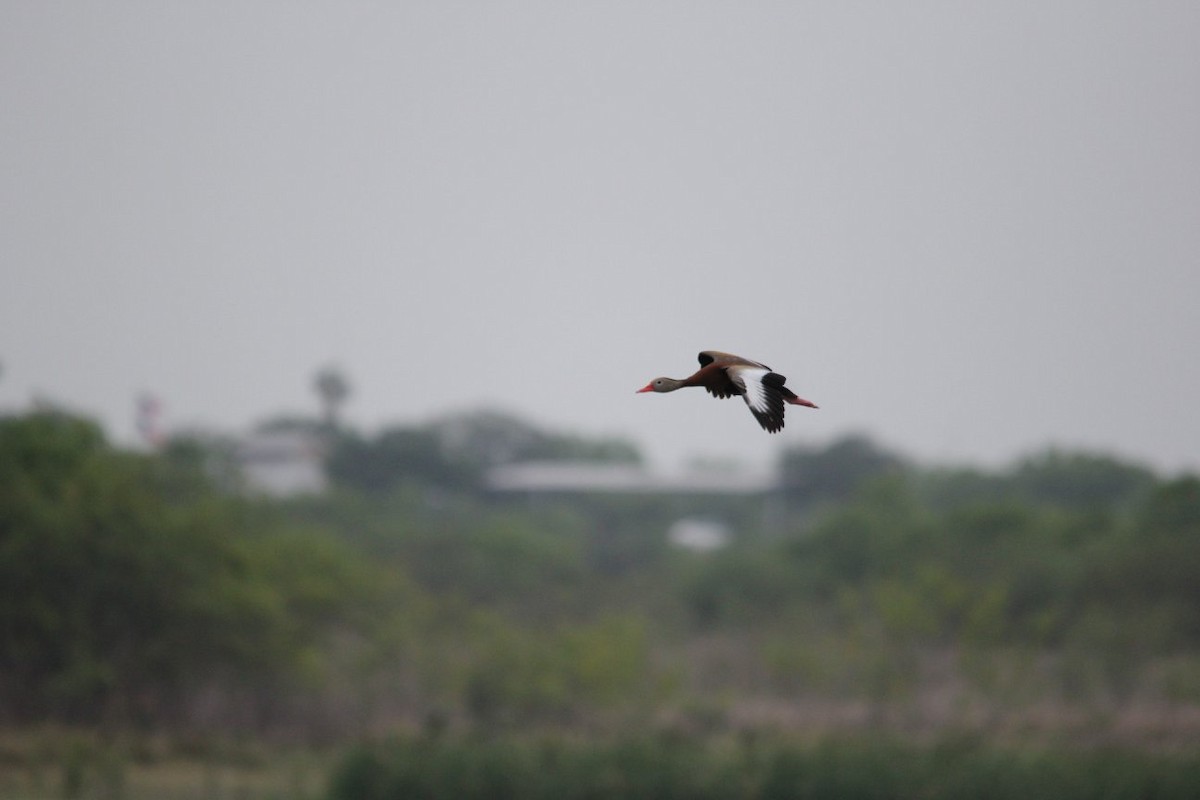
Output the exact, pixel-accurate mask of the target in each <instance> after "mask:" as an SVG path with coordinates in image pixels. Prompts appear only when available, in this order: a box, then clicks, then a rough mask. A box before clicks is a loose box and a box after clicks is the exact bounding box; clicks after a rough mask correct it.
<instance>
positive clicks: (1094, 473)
mask: <svg viewBox="0 0 1200 800" xmlns="http://www.w3.org/2000/svg"><path fill="white" fill-rule="evenodd" d="M1011 483H1012V486H1013V488H1014V490H1015V491H1016V493H1017V494H1019V495H1020V496H1022V497H1023V498H1025V499H1029V500H1033V501H1035V502H1040V503H1050V504H1053V505H1062V506H1069V507H1073V508H1095V507H1112V506H1116V505H1120V504H1123V503H1128V502H1130V501H1132V500H1135V499H1136V498H1138V497H1139V496H1141V495H1143V494H1145V492H1146V491H1147V490H1148V489H1149V488H1150V487H1151V486H1152V485H1153V484H1154V473H1153V472H1151V471H1150V470H1148V469H1146V468H1145V467H1142V466H1138V465H1135V464H1130V463H1128V462H1125V461H1119V460H1117V459H1116V458H1113V457H1111V456H1107V455H1098V454H1095V453H1081V452H1077V453H1072V452H1064V451H1062V450H1058V449H1053V448H1052V449H1049V450H1046V451H1045V452H1043V453H1040V454H1038V455H1035V456H1031V457H1029V458H1026V459H1024V460H1022V461H1021V462H1020V463H1019V464H1017V466H1016V468H1015V469H1014V470H1013V473H1012V478H1011Z"/></svg>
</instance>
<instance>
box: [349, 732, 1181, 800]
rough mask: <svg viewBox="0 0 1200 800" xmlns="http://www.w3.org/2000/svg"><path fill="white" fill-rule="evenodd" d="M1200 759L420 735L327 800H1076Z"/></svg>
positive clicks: (1142, 783) (374, 760)
mask: <svg viewBox="0 0 1200 800" xmlns="http://www.w3.org/2000/svg"><path fill="white" fill-rule="evenodd" d="M1198 792H1200V759H1196V758H1193V757H1183V756H1166V755H1148V754H1131V753H1126V752H1105V751H1089V752H1076V751H1071V750H1067V749H1063V748H1060V749H1057V750H1019V749H1002V748H997V747H994V746H989V745H985V744H982V743H981V742H979V741H978V740H975V739H973V738H970V737H967V738H963V739H957V740H945V741H943V742H941V743H934V744H930V745H915V744H906V743H902V742H898V741H895V740H889V739H873V740H866V739H830V740H825V741H821V742H818V743H813V744H796V743H789V742H786V741H764V740H762V739H761V738H748V739H743V740H741V741H737V742H733V741H723V742H715V743H713V742H710V743H702V742H699V741H697V740H695V739H688V738H679V737H674V736H669V735H667V736H660V737H656V738H643V739H627V740H621V741H615V742H606V743H600V744H596V743H591V744H580V743H569V742H564V741H562V740H556V741H543V742H536V741H525V740H517V739H500V740H495V739H493V740H477V739H463V740H444V739H410V740H400V741H394V742H391V743H390V744H386V745H381V746H373V747H361V748H359V749H357V750H355V751H353V752H352V753H350V754H349V755H348V756H346V757H345V759H344V760H343V761H342V762H341V764H340V765H339V767H338V768H337V770H336V771H335V773H334V775H333V778H332V781H331V785H330V789H329V794H328V797H329V800H419V799H420V798H442V797H453V798H456V800H472V799H473V798H480V799H481V800H483V799H484V798H486V799H487V800H497V799H500V800H502V799H503V798H514V800H515V799H516V798H520V800H540V799H541V798H545V800H604V799H605V798H613V799H614V800H616V799H617V798H621V799H622V800H629V799H630V798H634V799H636V798H646V800H673V799H674V800H710V798H711V800H784V799H785V798H787V800H805V799H806V798H813V800H826V799H827V798H838V799H839V800H904V799H905V798H913V800H917V798H920V800H941V798H945V799H946V800H958V798H965V797H970V798H981V799H982V800H1008V799H1009V798H1011V799H1012V800H1039V799H1041V798H1045V800H1073V799H1074V798H1096V797H1104V798H1112V800H1125V799H1126V798H1128V800H1140V798H1151V797H1153V798H1156V799H1157V800H1171V798H1180V800H1182V799H1183V798H1193V797H1196V796H1197V793H1198Z"/></svg>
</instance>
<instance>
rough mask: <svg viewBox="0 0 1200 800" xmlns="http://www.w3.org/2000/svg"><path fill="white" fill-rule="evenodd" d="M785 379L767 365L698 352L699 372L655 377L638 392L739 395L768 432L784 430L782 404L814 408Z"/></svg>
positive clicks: (710, 351) (723, 355)
mask: <svg viewBox="0 0 1200 800" xmlns="http://www.w3.org/2000/svg"><path fill="white" fill-rule="evenodd" d="M786 380H787V378H785V377H783V376H782V375H780V374H779V373H777V372H772V371H771V368H770V367H768V366H767V365H766V364H760V363H758V362H757V361H751V360H750V359H748V358H742V357H741V356H735V355H732V354H730V353H722V352H719V351H717V350H705V351H703V352H702V353H700V369H698V370H696V371H695V372H694V373H692V374H691V375H690V376H688V377H686V378H682V379H680V378H655V379H654V380H652V381H650V382H649V383H647V384H646V385H645V386H643V387H642V388H641V389H638V393H641V392H659V393H662V392H673V391H675V390H676V389H682V388H684V387H685V386H703V387H704V388H705V389H706V390H707V391H708V393H709V394H711V395H712V396H713V397H722V398H724V397H733V396H734V395H741V398H742V399H743V400H745V401H746V405H747V406H749V407H750V413H752V414H754V418H755V419H756V420H758V424H759V425H762V426H763V430H765V431H767V432H768V433H776V432H778V431H781V430H783V404H784V403H791V404H792V405H794V406H808V407H809V408H816V407H817V405H816V403H812V402H809V401H808V400H805V399H804V398H803V397H797V396H796V395H795V394H793V393H792V390H791V389H789V388H787V387H786V386H784V385H783V384H784V382H785V381H786Z"/></svg>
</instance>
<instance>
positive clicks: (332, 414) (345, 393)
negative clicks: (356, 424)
mask: <svg viewBox="0 0 1200 800" xmlns="http://www.w3.org/2000/svg"><path fill="white" fill-rule="evenodd" d="M313 388H315V389H316V390H317V395H318V396H319V397H320V398H321V405H322V406H323V407H324V414H325V425H326V427H328V428H330V429H331V430H332V429H334V428H337V427H338V419H337V417H338V409H339V408H341V405H342V403H344V402H345V401H346V398H347V397H349V396H350V384H349V383H348V382H347V381H346V377H345V376H344V375H343V374H342V372H341V370H339V369H337V368H336V367H325V368H323V369H321V370H318V371H317V376H316V378H315V379H314V380H313Z"/></svg>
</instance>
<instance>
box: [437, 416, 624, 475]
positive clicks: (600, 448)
mask: <svg viewBox="0 0 1200 800" xmlns="http://www.w3.org/2000/svg"><path fill="white" fill-rule="evenodd" d="M432 428H433V430H434V432H435V433H436V435H437V437H438V439H439V441H440V442H441V445H442V447H443V449H444V450H445V452H446V454H447V455H448V457H450V458H452V459H453V460H455V461H457V462H460V463H463V464H468V465H471V466H472V467H474V468H476V469H486V468H487V467H492V466H496V465H497V464H507V463H510V462H514V461H534V460H543V459H544V460H581V461H604V462H618V463H639V462H640V461H641V454H640V453H639V452H638V449H637V447H636V446H635V445H633V444H632V443H630V442H628V441H625V440H622V439H588V438H585V437H581V436H575V435H572V434H562V433H553V432H549V431H545V430H542V429H540V428H537V427H534V426H533V425H530V424H529V423H527V422H525V421H524V420H521V419H518V418H517V417H514V416H511V415H508V414H501V413H497V412H492V411H477V412H471V413H466V414H457V415H454V416H450V417H446V418H445V419H442V420H441V421H439V422H437V423H435V424H434V425H433V426H432Z"/></svg>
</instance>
